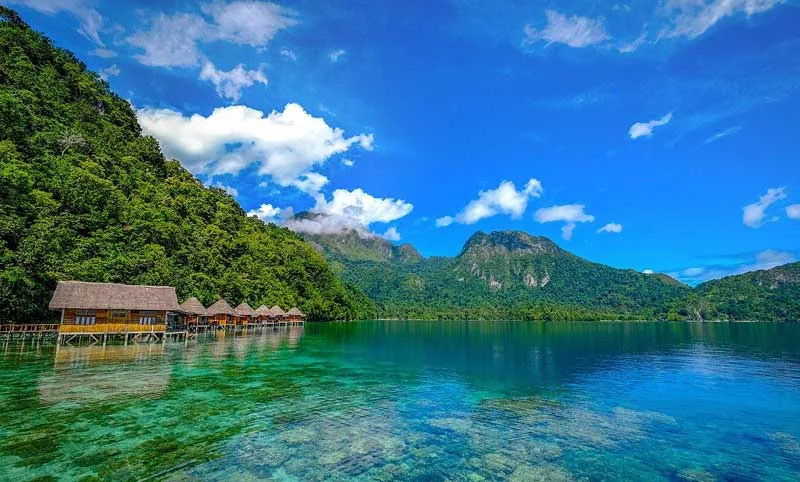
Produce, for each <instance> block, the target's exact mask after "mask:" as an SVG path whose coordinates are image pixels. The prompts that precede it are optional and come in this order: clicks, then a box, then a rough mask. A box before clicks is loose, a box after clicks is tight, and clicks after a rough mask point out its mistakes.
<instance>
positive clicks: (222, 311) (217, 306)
mask: <svg viewBox="0 0 800 482" xmlns="http://www.w3.org/2000/svg"><path fill="white" fill-rule="evenodd" d="M206 314H207V315H208V316H214V315H230V316H236V312H235V311H234V310H233V308H231V305H229V304H228V302H227V301H225V300H223V299H222V298H220V299H219V300H217V301H216V302H215V303H214V304H213V305H211V306H209V307H208V308H206Z"/></svg>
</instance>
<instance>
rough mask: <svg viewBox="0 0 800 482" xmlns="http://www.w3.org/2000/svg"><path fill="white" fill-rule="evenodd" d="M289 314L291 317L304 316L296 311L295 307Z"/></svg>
mask: <svg viewBox="0 0 800 482" xmlns="http://www.w3.org/2000/svg"><path fill="white" fill-rule="evenodd" d="M289 314H290V315H292V316H306V315H305V314H304V313H303V312H302V311H300V310H299V309H297V307H296V306H295V307H294V308H292V309H291V310H289Z"/></svg>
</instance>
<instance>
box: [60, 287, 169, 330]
mask: <svg viewBox="0 0 800 482" xmlns="http://www.w3.org/2000/svg"><path fill="white" fill-rule="evenodd" d="M49 307H50V309H51V310H59V311H61V326H60V328H59V335H65V336H69V337H70V338H74V337H75V336H80V335H88V336H90V337H95V338H96V335H103V336H106V335H112V336H113V335H127V334H143V333H146V334H149V335H151V336H163V334H164V333H165V332H166V331H167V324H166V320H167V314H168V313H170V312H176V311H178V310H179V308H178V297H177V295H176V294H175V288H172V287H170V286H142V285H124V284H116V283H88V282H84V281H59V282H58V285H57V286H56V289H55V292H54V293H53V298H52V299H51V300H50V305H49Z"/></svg>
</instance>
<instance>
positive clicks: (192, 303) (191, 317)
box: [180, 296, 208, 328]
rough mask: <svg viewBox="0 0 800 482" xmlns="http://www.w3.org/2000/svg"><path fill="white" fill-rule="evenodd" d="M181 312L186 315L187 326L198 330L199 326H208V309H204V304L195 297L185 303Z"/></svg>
mask: <svg viewBox="0 0 800 482" xmlns="http://www.w3.org/2000/svg"><path fill="white" fill-rule="evenodd" d="M180 310H181V311H182V312H183V313H184V314H185V315H186V324H187V325H188V326H189V327H194V328H197V326H198V325H200V326H202V325H207V324H208V315H206V309H205V307H203V304H202V303H200V300H198V299H197V298H195V297H194V296H192V297H191V298H189V299H188V300H186V301H184V302H183V304H182V305H181V308H180Z"/></svg>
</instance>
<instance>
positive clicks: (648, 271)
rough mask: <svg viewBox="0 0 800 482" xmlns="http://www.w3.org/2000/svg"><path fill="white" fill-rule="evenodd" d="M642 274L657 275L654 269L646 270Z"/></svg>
mask: <svg viewBox="0 0 800 482" xmlns="http://www.w3.org/2000/svg"><path fill="white" fill-rule="evenodd" d="M642 273H644V274H653V273H655V271H653V270H652V269H646V270H644V271H642Z"/></svg>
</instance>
